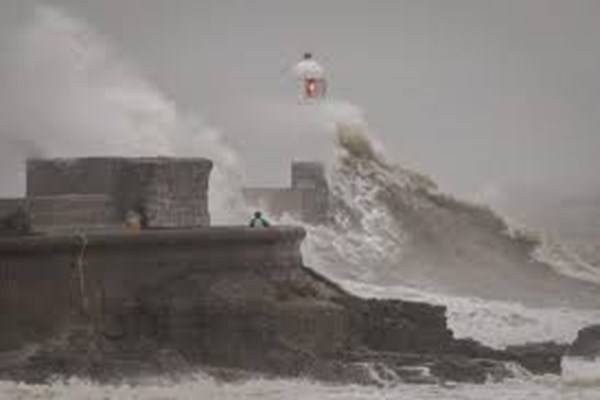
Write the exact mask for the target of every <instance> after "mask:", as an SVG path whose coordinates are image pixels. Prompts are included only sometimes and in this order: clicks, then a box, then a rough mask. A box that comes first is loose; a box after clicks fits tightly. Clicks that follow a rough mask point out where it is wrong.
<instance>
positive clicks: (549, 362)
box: [506, 342, 568, 375]
mask: <svg viewBox="0 0 600 400" xmlns="http://www.w3.org/2000/svg"><path fill="white" fill-rule="evenodd" d="M567 347H568V345H565V344H560V343H555V342H541V343H527V344H524V345H519V346H508V347H507V348H506V352H507V353H508V355H509V356H510V357H511V358H513V359H514V360H515V361H517V362H519V364H521V365H522V366H523V367H525V368H526V369H527V370H528V371H530V372H532V373H534V374H538V375H541V374H557V375H560V374H561V372H562V368H561V360H562V356H563V355H564V354H565V352H566V350H567Z"/></svg>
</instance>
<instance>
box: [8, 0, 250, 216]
mask: <svg viewBox="0 0 600 400" xmlns="http://www.w3.org/2000/svg"><path fill="white" fill-rule="evenodd" d="M5 39H6V40H5V42H10V46H9V47H8V48H6V49H4V50H5V51H6V55H7V58H6V64H7V65H8V66H7V67H6V68H2V69H0V82H2V83H3V85H4V88H3V90H4V91H5V93H11V94H12V95H13V98H12V101H11V102H10V103H9V107H8V108H7V109H4V110H1V111H0V132H2V135H3V136H2V143H3V146H2V147H1V148H0V158H2V160H3V161H2V168H1V170H0V195H12V196H21V195H22V194H23V192H24V187H23V183H24V182H25V177H24V167H25V166H24V164H25V159H26V158H27V157H32V156H35V157H83V156H131V157H139V156H190V157H206V158H210V159H211V160H212V161H213V162H214V163H215V167H214V169H213V172H212V174H211V185H210V199H211V201H210V212H211V215H212V219H213V221H214V222H216V223H219V222H221V223H225V222H239V220H240V219H241V216H240V215H238V214H236V213H235V210H237V209H239V207H237V203H239V201H240V200H239V199H240V195H239V193H240V191H241V190H240V187H241V184H240V182H241V175H240V173H239V171H242V170H243V168H242V167H241V165H240V161H239V158H238V156H237V154H236V153H235V152H234V151H233V150H232V149H231V147H229V146H228V144H227V143H226V140H225V138H224V137H223V135H222V134H221V133H220V132H219V131H217V130H216V129H214V128H212V127H210V126H208V125H207V124H206V123H205V122H204V121H203V120H202V119H200V118H199V117H197V116H194V115H189V114H182V113H181V112H179V110H178V109H177V107H176V106H175V103H174V102H173V101H172V100H170V99H169V98H167V97H166V96H165V95H164V94H163V93H161V92H160V90H158V89H157V88H156V87H155V86H154V85H152V84H151V83H149V82H148V81H147V80H146V79H144V77H143V76H142V74H141V73H139V72H138V71H137V70H136V69H135V68H134V67H133V66H131V65H130V64H129V63H128V62H127V61H125V60H123V57H121V56H120V54H119V53H118V52H117V50H115V49H113V48H112V46H111V45H110V43H109V42H108V41H107V40H106V39H105V38H104V37H103V36H101V35H99V34H98V33H96V32H95V31H94V29H92V28H91V27H90V26H88V24H86V22H85V21H83V20H81V19H77V18H74V17H73V16H71V15H69V14H67V13H65V12H64V11H63V10H62V9H59V8H56V7H52V6H45V5H38V6H36V7H35V8H34V10H33V13H32V16H31V18H30V20H29V21H28V22H27V23H26V24H25V25H24V26H22V27H21V29H19V30H18V31H17V32H13V35H11V37H10V38H5ZM9 39H10V40H9ZM3 57H4V56H3Z"/></svg>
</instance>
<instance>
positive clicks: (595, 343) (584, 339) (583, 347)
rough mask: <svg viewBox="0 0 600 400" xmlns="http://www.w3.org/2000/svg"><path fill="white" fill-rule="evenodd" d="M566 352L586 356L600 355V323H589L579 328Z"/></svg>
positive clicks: (570, 354) (575, 355)
mask: <svg viewBox="0 0 600 400" xmlns="http://www.w3.org/2000/svg"><path fill="white" fill-rule="evenodd" d="M567 354H568V355H569V356H574V357H586V358H594V357H598V356H600V325H591V326H588V327H585V328H583V329H581V330H580V331H579V332H578V333H577V338H576V339H575V341H574V342H573V343H572V344H571V346H570V347H569V349H568V351H567Z"/></svg>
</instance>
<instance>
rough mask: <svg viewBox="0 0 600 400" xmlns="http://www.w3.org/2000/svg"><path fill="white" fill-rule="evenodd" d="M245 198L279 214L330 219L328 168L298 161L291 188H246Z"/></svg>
mask: <svg viewBox="0 0 600 400" xmlns="http://www.w3.org/2000/svg"><path fill="white" fill-rule="evenodd" d="M244 199H245V200H246V202H247V203H248V204H249V205H250V206H253V207H255V208H258V209H261V210H266V211H267V212H269V213H271V214H273V215H276V216H281V215H282V214H284V213H289V214H290V215H292V216H294V217H296V218H300V219H302V220H304V221H306V222H311V223H321V222H326V221H327V218H328V213H329V203H330V202H329V187H328V185H327V178H326V176H325V168H324V166H323V164H321V163H318V162H311V161H294V162H292V168H291V186H290V187H287V188H264V187H263V188H245V189H244Z"/></svg>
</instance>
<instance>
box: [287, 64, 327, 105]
mask: <svg viewBox="0 0 600 400" xmlns="http://www.w3.org/2000/svg"><path fill="white" fill-rule="evenodd" d="M292 71H293V74H294V75H295V77H296V79H297V80H298V86H299V92H300V93H299V98H300V102H301V103H312V102H315V101H318V100H320V99H322V98H323V97H324V96H325V93H326V92H327V81H326V80H325V70H324V69H323V67H322V66H321V65H320V64H319V63H318V62H317V61H315V59H314V58H313V56H312V53H304V56H303V58H302V60H301V61H300V62H299V63H298V64H296V65H295V66H294V68H293V70H292Z"/></svg>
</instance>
